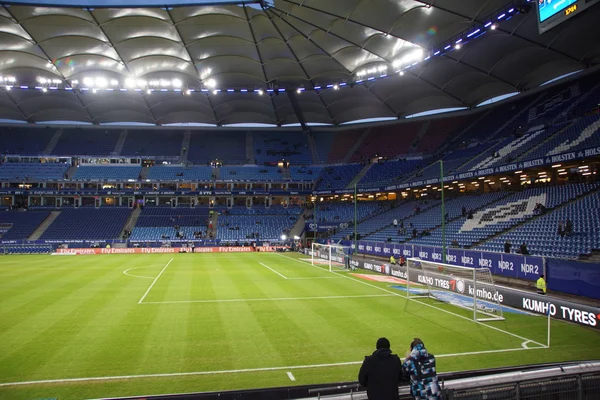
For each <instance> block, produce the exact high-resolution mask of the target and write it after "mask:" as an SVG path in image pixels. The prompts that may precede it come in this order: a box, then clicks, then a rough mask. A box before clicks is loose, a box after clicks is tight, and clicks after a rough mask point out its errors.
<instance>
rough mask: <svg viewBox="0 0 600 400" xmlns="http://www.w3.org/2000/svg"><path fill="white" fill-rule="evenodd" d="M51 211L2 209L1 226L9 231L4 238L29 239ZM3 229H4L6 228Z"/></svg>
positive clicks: (2, 235)
mask: <svg viewBox="0 0 600 400" xmlns="http://www.w3.org/2000/svg"><path fill="white" fill-rule="evenodd" d="M49 215H50V211H32V210H29V211H0V226H1V227H3V228H4V229H7V228H8V231H7V232H5V233H4V234H0V238H1V239H2V240H23V239H27V238H28V237H29V236H31V234H32V233H33V231H35V229H36V228H37V227H38V226H39V225H40V224H41V223H42V222H44V220H45V219H46V218H48V216H49ZM4 229H3V230H4Z"/></svg>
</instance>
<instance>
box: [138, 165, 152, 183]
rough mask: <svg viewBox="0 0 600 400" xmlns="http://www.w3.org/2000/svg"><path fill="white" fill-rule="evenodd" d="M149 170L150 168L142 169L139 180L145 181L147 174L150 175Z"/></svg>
mask: <svg viewBox="0 0 600 400" xmlns="http://www.w3.org/2000/svg"><path fill="white" fill-rule="evenodd" d="M150 168H152V167H142V170H141V171H140V179H141V180H142V181H145V180H146V179H148V174H149V173H150Z"/></svg>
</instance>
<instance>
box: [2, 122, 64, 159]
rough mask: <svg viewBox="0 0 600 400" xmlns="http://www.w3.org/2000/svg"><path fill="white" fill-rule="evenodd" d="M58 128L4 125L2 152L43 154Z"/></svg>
mask: <svg viewBox="0 0 600 400" xmlns="http://www.w3.org/2000/svg"><path fill="white" fill-rule="evenodd" d="M57 130H58V129H57V128H50V127H46V128H38V127H33V128H32V127H29V126H23V127H20V126H19V127H15V126H3V127H1V128H0V152H1V153H3V154H20V155H38V154H42V153H43V152H44V150H45V149H46V146H48V143H49V142H50V139H52V136H54V134H55V133H56V131H57Z"/></svg>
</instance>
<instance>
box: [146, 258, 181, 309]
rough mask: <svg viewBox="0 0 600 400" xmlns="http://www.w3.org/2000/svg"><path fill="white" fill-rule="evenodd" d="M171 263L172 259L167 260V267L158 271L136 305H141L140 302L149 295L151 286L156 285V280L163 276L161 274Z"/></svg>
mask: <svg viewBox="0 0 600 400" xmlns="http://www.w3.org/2000/svg"><path fill="white" fill-rule="evenodd" d="M171 261H173V258H171V259H170V260H169V262H168V263H167V265H165V267H164V268H163V269H161V270H160V272H159V273H158V275H156V278H154V280H153V281H152V283H151V284H150V287H148V290H146V293H144V295H143V296H142V298H141V299H140V301H138V304H142V301H144V299H145V298H146V296H147V295H148V293H150V289H152V286H154V284H155V283H156V281H157V280H158V278H160V276H161V275H162V274H163V272H165V269H167V267H168V266H169V264H171Z"/></svg>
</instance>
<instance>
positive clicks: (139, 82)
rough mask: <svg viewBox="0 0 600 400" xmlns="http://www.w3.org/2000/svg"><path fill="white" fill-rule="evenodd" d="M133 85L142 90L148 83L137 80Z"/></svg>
mask: <svg viewBox="0 0 600 400" xmlns="http://www.w3.org/2000/svg"><path fill="white" fill-rule="evenodd" d="M135 84H136V85H137V87H140V88H144V87H146V85H147V84H148V82H146V81H145V80H143V79H138V80H136V81H135Z"/></svg>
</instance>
